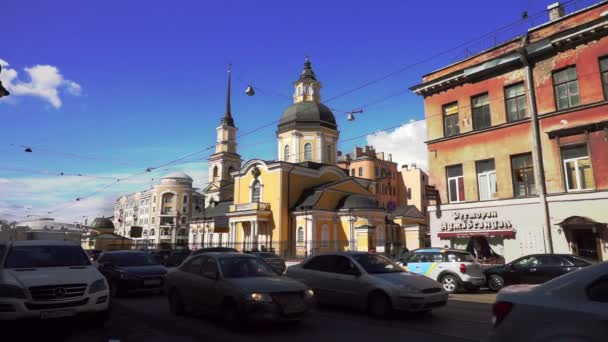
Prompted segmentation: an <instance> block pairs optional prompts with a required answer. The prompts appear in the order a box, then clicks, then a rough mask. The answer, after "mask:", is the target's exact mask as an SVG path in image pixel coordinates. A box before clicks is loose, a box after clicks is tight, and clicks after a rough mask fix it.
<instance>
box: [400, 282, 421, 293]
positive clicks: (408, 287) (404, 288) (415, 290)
mask: <svg viewBox="0 0 608 342" xmlns="http://www.w3.org/2000/svg"><path fill="white" fill-rule="evenodd" d="M401 291H403V292H406V293H420V292H421V291H420V289H418V288H416V287H414V286H412V285H409V284H403V285H401Z"/></svg>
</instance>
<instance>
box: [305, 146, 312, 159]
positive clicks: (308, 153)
mask: <svg viewBox="0 0 608 342" xmlns="http://www.w3.org/2000/svg"><path fill="white" fill-rule="evenodd" d="M304 160H307V161H310V160H312V144H311V143H306V144H304Z"/></svg>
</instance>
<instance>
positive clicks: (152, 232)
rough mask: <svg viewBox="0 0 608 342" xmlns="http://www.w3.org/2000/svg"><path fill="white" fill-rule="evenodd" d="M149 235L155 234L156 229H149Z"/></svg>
mask: <svg viewBox="0 0 608 342" xmlns="http://www.w3.org/2000/svg"><path fill="white" fill-rule="evenodd" d="M150 236H156V231H155V230H154V228H152V229H150Z"/></svg>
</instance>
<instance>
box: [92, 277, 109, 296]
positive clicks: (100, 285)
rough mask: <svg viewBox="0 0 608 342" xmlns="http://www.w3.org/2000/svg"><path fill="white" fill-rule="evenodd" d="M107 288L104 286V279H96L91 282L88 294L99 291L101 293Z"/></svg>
mask: <svg viewBox="0 0 608 342" xmlns="http://www.w3.org/2000/svg"><path fill="white" fill-rule="evenodd" d="M107 288H108V287H107V286H106V280H105V279H98V280H95V281H94V282H93V284H91V286H90V287H89V294H93V293H96V292H99V291H103V290H105V289H107Z"/></svg>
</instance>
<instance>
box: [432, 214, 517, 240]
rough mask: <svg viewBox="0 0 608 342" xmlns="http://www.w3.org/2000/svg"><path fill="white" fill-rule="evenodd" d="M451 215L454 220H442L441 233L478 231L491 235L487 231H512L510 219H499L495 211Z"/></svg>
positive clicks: (468, 233)
mask: <svg viewBox="0 0 608 342" xmlns="http://www.w3.org/2000/svg"><path fill="white" fill-rule="evenodd" d="M452 215H453V218H454V222H443V224H442V225H441V233H444V234H445V233H451V232H454V233H458V234H462V233H465V234H467V235H470V233H477V232H479V233H481V234H480V235H492V234H488V233H491V232H493V231H501V232H503V233H504V232H505V231H510V232H514V229H513V224H512V223H511V221H510V220H502V219H500V217H499V215H498V212H496V211H475V212H466V213H463V212H455V213H453V214H452ZM441 233H440V234H441ZM444 234H442V235H444ZM500 235H504V234H500Z"/></svg>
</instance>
